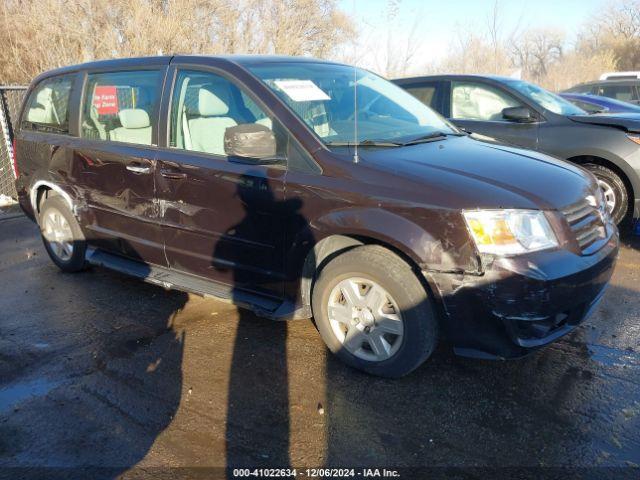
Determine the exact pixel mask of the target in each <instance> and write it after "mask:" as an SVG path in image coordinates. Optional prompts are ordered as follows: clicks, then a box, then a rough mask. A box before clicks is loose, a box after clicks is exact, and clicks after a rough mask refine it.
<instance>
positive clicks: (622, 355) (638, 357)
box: [587, 343, 640, 367]
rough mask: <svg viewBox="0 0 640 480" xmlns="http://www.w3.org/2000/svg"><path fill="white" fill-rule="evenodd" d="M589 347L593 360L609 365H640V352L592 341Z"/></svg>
mask: <svg viewBox="0 0 640 480" xmlns="http://www.w3.org/2000/svg"><path fill="white" fill-rule="evenodd" d="M587 349H588V350H589V356H590V358H591V360H594V361H596V362H598V363H600V364H602V365H605V366H608V367H624V366H627V367H628V366H634V367H636V366H640V354H638V353H636V352H631V351H628V350H620V349H617V348H612V347H605V346H604V345H596V344H592V343H588V344H587Z"/></svg>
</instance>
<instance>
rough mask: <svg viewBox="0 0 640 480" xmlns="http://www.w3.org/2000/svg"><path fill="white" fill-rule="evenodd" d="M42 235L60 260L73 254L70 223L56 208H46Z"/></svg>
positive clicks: (64, 259)
mask: <svg viewBox="0 0 640 480" xmlns="http://www.w3.org/2000/svg"><path fill="white" fill-rule="evenodd" d="M42 235H43V236H44V238H45V241H46V242H47V244H48V245H49V247H51V252H52V253H53V254H54V255H55V256H56V257H57V258H58V259H59V260H60V261H62V262H68V261H69V260H70V259H71V257H72V256H73V232H72V230H71V225H69V222H67V219H66V218H64V216H63V215H62V213H60V211H59V210H58V209H56V208H48V209H47V211H46V215H45V217H44V219H43V220H42Z"/></svg>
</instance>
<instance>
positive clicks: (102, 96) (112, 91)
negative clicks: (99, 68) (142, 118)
mask: <svg viewBox="0 0 640 480" xmlns="http://www.w3.org/2000/svg"><path fill="white" fill-rule="evenodd" d="M93 105H94V106H95V107H96V110H97V112H98V115H115V114H117V113H118V110H119V108H118V92H117V89H116V87H115V86H111V85H100V86H97V87H96V89H95V92H94V94H93Z"/></svg>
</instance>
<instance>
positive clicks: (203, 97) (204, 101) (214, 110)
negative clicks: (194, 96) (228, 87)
mask: <svg viewBox="0 0 640 480" xmlns="http://www.w3.org/2000/svg"><path fill="white" fill-rule="evenodd" d="M198 113H199V114H200V115H201V116H203V117H214V116H218V115H226V114H227V113H229V105H228V104H227V103H226V102H225V101H224V100H222V99H221V98H220V97H219V96H218V95H216V94H215V93H213V92H212V91H211V90H207V89H206V88H201V89H200V91H199V92H198Z"/></svg>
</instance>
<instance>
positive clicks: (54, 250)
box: [38, 196, 86, 272]
mask: <svg viewBox="0 0 640 480" xmlns="http://www.w3.org/2000/svg"><path fill="white" fill-rule="evenodd" d="M38 223H39V224H40V231H41V233H42V241H43V243H44V248H45V249H46V250H47V253H48V254H49V257H51V260H52V261H53V263H55V264H56V265H57V266H58V267H59V268H60V269H61V270H63V271H65V272H77V271H80V270H83V269H84V268H85V266H86V264H85V252H86V243H85V240H84V236H83V235H82V231H81V230H80V225H78V222H77V221H76V219H75V217H74V216H73V214H72V213H71V211H70V210H69V207H68V206H67V203H66V202H65V201H64V199H63V198H62V197H59V196H53V197H49V198H47V199H45V200H44V202H43V203H42V206H41V208H40V215H39V218H38Z"/></svg>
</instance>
